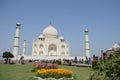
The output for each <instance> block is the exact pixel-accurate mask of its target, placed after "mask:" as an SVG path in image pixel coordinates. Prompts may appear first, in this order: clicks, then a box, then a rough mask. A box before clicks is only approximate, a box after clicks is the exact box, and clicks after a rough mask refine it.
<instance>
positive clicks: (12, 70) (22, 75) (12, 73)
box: [0, 64, 90, 80]
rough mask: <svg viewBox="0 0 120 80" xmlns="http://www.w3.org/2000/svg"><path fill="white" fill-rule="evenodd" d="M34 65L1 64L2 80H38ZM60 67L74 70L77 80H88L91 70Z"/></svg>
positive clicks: (0, 79)
mask: <svg viewBox="0 0 120 80" xmlns="http://www.w3.org/2000/svg"><path fill="white" fill-rule="evenodd" d="M32 67H33V64H24V65H21V64H13V65H11V64H0V80H36V79H33V76H35V72H31V69H32ZM59 67H62V68H65V69H69V70H72V71H73V73H74V75H73V76H75V78H76V79H75V80H88V78H89V75H90V68H85V67H74V66H63V65H60V66H59Z"/></svg>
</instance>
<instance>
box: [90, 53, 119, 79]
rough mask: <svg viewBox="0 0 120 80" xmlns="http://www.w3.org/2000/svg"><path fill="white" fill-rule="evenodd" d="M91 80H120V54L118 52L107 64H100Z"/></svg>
mask: <svg viewBox="0 0 120 80" xmlns="http://www.w3.org/2000/svg"><path fill="white" fill-rule="evenodd" d="M90 80H120V52H116V53H114V54H113V56H111V58H109V59H108V60H107V61H106V62H103V63H101V64H100V66H99V69H98V70H97V71H95V72H94V73H93V74H92V75H91V77H90Z"/></svg>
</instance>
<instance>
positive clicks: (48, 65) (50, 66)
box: [32, 61, 58, 72]
mask: <svg viewBox="0 0 120 80" xmlns="http://www.w3.org/2000/svg"><path fill="white" fill-rule="evenodd" d="M38 69H58V66H57V65H56V64H51V63H45V62H42V61H39V62H37V63H35V64H34V65H33V69H32V71H33V72H36V71H37V70H38Z"/></svg>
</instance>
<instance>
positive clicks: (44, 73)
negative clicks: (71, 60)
mask: <svg viewBox="0 0 120 80" xmlns="http://www.w3.org/2000/svg"><path fill="white" fill-rule="evenodd" d="M72 74H73V72H72V71H70V70H66V69H60V68H59V69H41V70H38V71H37V76H39V77H41V78H51V77H52V78H56V79H59V78H63V77H65V78H71V77H72Z"/></svg>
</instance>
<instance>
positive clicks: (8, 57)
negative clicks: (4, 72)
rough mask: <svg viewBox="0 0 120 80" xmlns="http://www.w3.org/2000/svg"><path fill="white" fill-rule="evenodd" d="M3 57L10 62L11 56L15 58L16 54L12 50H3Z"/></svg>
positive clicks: (6, 61)
mask: <svg viewBox="0 0 120 80" xmlns="http://www.w3.org/2000/svg"><path fill="white" fill-rule="evenodd" d="M2 57H3V58H5V63H6V64H7V63H8V62H9V63H10V58H13V57H14V55H13V54H12V53H11V52H7V51H5V52H3V56H2Z"/></svg>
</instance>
